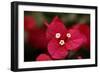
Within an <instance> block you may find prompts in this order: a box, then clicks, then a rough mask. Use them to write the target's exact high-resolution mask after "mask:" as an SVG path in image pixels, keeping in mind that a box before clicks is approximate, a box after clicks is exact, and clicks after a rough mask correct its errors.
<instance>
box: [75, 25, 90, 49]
mask: <svg viewBox="0 0 100 73" xmlns="http://www.w3.org/2000/svg"><path fill="white" fill-rule="evenodd" d="M74 28H76V29H78V30H80V32H81V33H83V34H84V35H85V36H86V38H87V40H86V42H85V43H84V46H86V47H87V48H89V47H90V27H89V26H88V25H87V24H77V25H75V26H74Z"/></svg>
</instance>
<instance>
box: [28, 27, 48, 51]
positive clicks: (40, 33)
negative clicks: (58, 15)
mask: <svg viewBox="0 0 100 73" xmlns="http://www.w3.org/2000/svg"><path fill="white" fill-rule="evenodd" d="M45 32H46V30H45V28H39V29H36V30H34V31H32V32H30V33H29V35H28V41H29V43H30V44H31V45H32V46H33V47H34V48H38V49H46V48H47V39H45V38H46V34H45Z"/></svg>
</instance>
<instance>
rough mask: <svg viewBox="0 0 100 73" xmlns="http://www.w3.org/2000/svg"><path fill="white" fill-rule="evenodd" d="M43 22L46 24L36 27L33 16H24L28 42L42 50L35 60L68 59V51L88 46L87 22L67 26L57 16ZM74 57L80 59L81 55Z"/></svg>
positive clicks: (88, 31) (88, 29) (88, 30)
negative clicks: (49, 21) (47, 21)
mask: <svg viewBox="0 0 100 73" xmlns="http://www.w3.org/2000/svg"><path fill="white" fill-rule="evenodd" d="M44 24H45V25H46V26H45V25H44V27H43V28H38V26H36V22H35V19H34V18H33V17H31V16H25V19H24V26H25V27H24V28H25V32H26V33H27V39H28V40H27V41H28V43H30V44H31V45H32V46H33V47H36V48H39V49H40V50H43V53H41V54H39V55H38V56H37V57H36V60H37V61H44V60H61V59H68V58H69V57H70V52H77V51H79V50H80V49H81V47H87V48H90V28H89V26H88V25H87V24H75V25H73V26H71V27H67V26H65V25H64V23H63V22H62V21H61V20H60V19H59V17H58V16H55V17H54V18H53V20H52V21H51V23H49V24H48V23H44ZM86 50H87V51H89V50H90V49H86ZM76 58H78V59H81V58H82V56H77V57H76Z"/></svg>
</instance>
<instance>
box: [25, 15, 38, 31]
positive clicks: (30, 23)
mask: <svg viewBox="0 0 100 73" xmlns="http://www.w3.org/2000/svg"><path fill="white" fill-rule="evenodd" d="M35 28H37V27H36V21H35V19H34V18H33V17H32V16H25V17H24V29H25V31H30V30H33V29H35Z"/></svg>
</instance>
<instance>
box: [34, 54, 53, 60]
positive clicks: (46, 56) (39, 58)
mask: <svg viewBox="0 0 100 73" xmlns="http://www.w3.org/2000/svg"><path fill="white" fill-rule="evenodd" d="M47 60H51V58H50V56H49V55H47V54H40V55H39V56H38V57H37V58H36V61H47Z"/></svg>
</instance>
